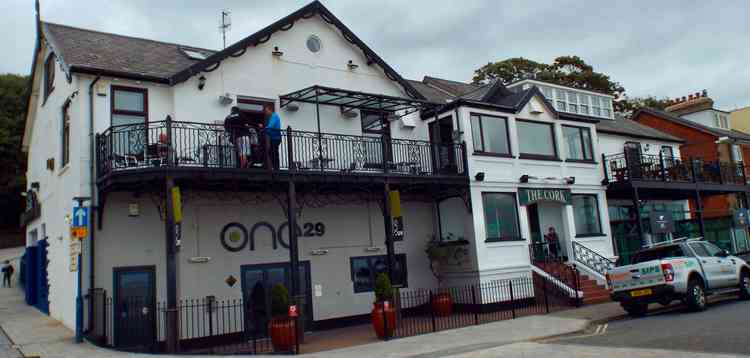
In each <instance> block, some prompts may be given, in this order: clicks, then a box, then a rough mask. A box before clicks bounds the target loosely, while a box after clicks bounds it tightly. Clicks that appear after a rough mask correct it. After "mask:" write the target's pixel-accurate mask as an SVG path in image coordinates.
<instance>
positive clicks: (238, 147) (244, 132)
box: [224, 106, 252, 168]
mask: <svg viewBox="0 0 750 358" xmlns="http://www.w3.org/2000/svg"><path fill="white" fill-rule="evenodd" d="M249 126H250V123H249V122H248V120H247V119H246V118H244V116H243V115H242V113H241V112H240V108H239V107H237V106H234V107H232V109H231V112H230V113H229V115H228V116H227V117H226V118H225V119H224V130H226V131H227V132H228V133H229V141H230V142H231V143H232V144H234V148H235V152H236V153H237V158H238V162H237V164H238V166H239V167H240V168H245V167H247V166H248V164H249V163H250V162H249V159H250V157H251V155H252V147H251V143H250V136H251V133H250V130H249Z"/></svg>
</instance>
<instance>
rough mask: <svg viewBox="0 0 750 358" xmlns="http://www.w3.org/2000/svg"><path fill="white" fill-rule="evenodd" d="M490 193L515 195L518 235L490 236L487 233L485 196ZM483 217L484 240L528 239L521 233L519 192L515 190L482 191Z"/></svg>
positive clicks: (510, 240)
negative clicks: (506, 236) (505, 236)
mask: <svg viewBox="0 0 750 358" xmlns="http://www.w3.org/2000/svg"><path fill="white" fill-rule="evenodd" d="M488 194H490V195H491V194H508V195H510V196H512V197H513V202H515V203H516V228H517V229H518V236H517V237H510V238H502V237H488V235H487V217H486V216H485V211H484V197H485V195H488ZM482 217H483V220H484V242H513V241H526V239H524V238H523V234H522V233H521V215H520V209H519V204H518V193H517V192H515V191H483V192H482Z"/></svg>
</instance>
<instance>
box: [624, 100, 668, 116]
mask: <svg viewBox="0 0 750 358" xmlns="http://www.w3.org/2000/svg"><path fill="white" fill-rule="evenodd" d="M622 102H623V103H622V104H621V108H620V112H621V113H623V114H624V115H625V116H626V117H630V116H632V115H633V113H635V112H636V111H637V110H639V109H641V108H645V107H649V108H656V109H660V110H664V108H667V107H668V106H669V98H666V97H664V98H656V97H654V96H646V97H634V98H627V97H626V98H625V99H624V100H623V101H622Z"/></svg>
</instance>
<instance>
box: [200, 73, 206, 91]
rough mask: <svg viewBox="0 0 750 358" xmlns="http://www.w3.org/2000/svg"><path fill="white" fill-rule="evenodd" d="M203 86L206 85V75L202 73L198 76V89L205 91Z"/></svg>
mask: <svg viewBox="0 0 750 358" xmlns="http://www.w3.org/2000/svg"><path fill="white" fill-rule="evenodd" d="M203 87H206V76H203V75H201V76H200V77H198V90H199V91H203Z"/></svg>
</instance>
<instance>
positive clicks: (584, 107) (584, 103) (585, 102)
mask: <svg viewBox="0 0 750 358" xmlns="http://www.w3.org/2000/svg"><path fill="white" fill-rule="evenodd" d="M579 98H580V99H581V114H589V101H590V100H591V96H589V95H587V94H581V95H579Z"/></svg>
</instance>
